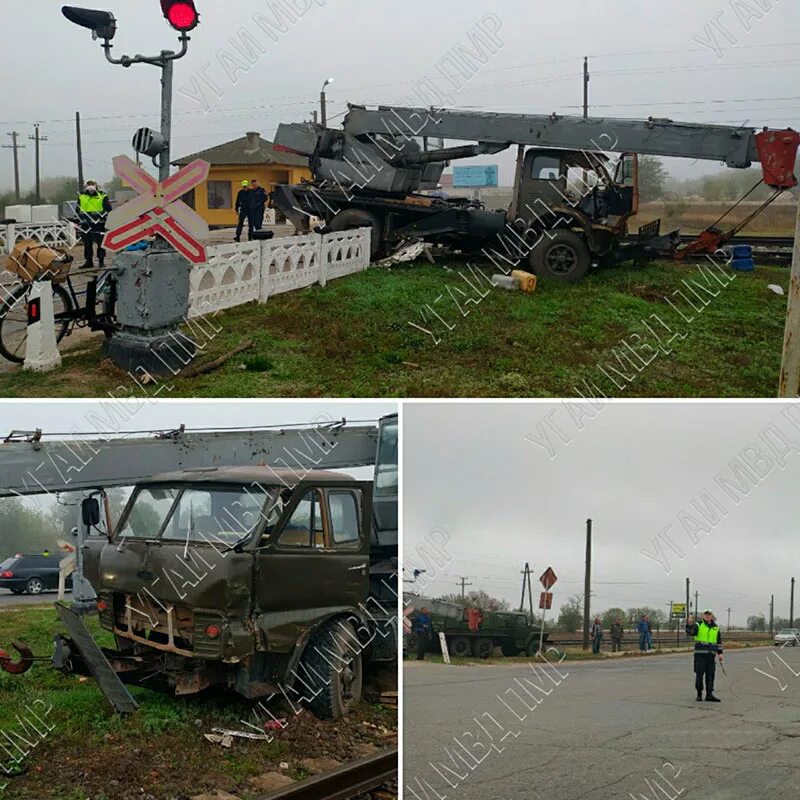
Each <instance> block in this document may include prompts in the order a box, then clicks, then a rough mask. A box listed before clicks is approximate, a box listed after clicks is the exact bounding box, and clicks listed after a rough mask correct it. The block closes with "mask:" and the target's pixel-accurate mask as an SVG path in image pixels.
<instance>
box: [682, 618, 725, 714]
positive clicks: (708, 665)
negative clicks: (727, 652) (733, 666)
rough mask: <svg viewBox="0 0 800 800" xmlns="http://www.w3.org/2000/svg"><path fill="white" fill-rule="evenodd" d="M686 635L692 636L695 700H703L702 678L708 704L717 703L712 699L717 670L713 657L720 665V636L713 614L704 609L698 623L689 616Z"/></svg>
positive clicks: (714, 698)
mask: <svg viewBox="0 0 800 800" xmlns="http://www.w3.org/2000/svg"><path fill="white" fill-rule="evenodd" d="M686 633H687V635H689V636H694V674H695V682H694V686H695V689H697V700H702V699H703V677H705V683H706V700H707V701H709V702H710V703H719V702H720V700H719V698H718V697H714V674H715V673H716V670H717V666H716V664H715V662H714V656H718V657H719V662H720V664H721V663H722V636H721V634H720V631H719V626H718V625H717V621H716V620H715V619H714V614H713V612H711V611H709V610H708V609H706V610H705V611H704V612H703V619H701V620H700V622H699V623H698V622H695V621H694V617H692V616H690V617H689V619H688V620H687V621H686Z"/></svg>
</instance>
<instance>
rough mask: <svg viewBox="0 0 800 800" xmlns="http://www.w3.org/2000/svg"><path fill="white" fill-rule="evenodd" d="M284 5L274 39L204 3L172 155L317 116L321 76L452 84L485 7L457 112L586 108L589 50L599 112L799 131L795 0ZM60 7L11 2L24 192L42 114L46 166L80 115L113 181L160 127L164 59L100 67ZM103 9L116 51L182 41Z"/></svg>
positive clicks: (120, 7) (0, 129)
mask: <svg viewBox="0 0 800 800" xmlns="http://www.w3.org/2000/svg"><path fill="white" fill-rule="evenodd" d="M270 2H273V3H274V0H270ZM282 2H284V3H287V2H292V3H293V4H294V6H295V7H296V8H300V9H303V8H304V7H306V6H310V9H309V10H308V11H307V12H306V13H305V14H303V15H302V16H300V17H299V18H296V19H295V20H294V21H291V20H289V21H288V22H286V23H285V26H284V27H285V28H286V32H285V34H278V35H275V37H274V38H275V39H276V41H274V40H273V38H272V37H270V36H269V35H268V34H267V33H265V32H264V31H263V30H261V29H260V28H259V27H258V25H257V24H255V23H254V22H253V17H254V15H256V14H258V13H262V14H264V15H265V16H267V17H270V16H273V14H272V12H270V10H269V2H268V0H239V2H236V3H231V2H229V0H197V4H198V7H199V9H200V11H201V12H202V13H203V19H202V23H201V25H200V27H199V28H197V30H196V31H195V32H194V35H193V41H192V44H191V48H190V51H189V55H188V56H187V57H186V58H184V59H183V60H182V61H179V62H177V64H176V78H175V85H176V97H175V132H174V148H173V156H174V157H178V156H182V155H186V154H188V153H192V152H195V151H197V150H200V149H202V148H205V147H209V146H213V145H216V144H220V143H221V142H224V141H228V140H230V139H234V138H237V137H238V136H241V135H243V134H244V133H245V132H246V131H248V130H256V131H259V132H260V133H262V134H263V135H264V136H265V137H268V138H269V137H272V135H273V134H274V131H275V128H276V126H277V124H278V123H279V122H291V121H299V120H303V119H306V118H308V117H309V116H310V113H311V111H312V110H313V109H314V108H316V107H317V99H318V97H319V90H320V86H321V84H322V82H323V80H324V79H325V78H327V77H333V78H335V83H334V84H333V86H332V87H330V92H329V98H330V101H331V104H332V107H331V110H330V114H331V116H335V115H337V114H338V113H339V112H341V111H343V110H344V107H345V106H344V104H345V103H346V102H347V101H352V102H361V103H377V102H395V103H397V102H405V101H408V99H409V97H410V95H411V90H412V86H413V85H414V84H415V83H416V82H418V81H420V80H423V79H426V78H427V79H429V80H431V81H433V82H434V84H435V85H437V86H439V87H440V88H442V89H444V88H446V87H447V86H448V84H447V83H446V81H445V79H444V77H443V76H442V74H441V73H440V72H439V70H438V69H437V64H438V63H439V62H440V61H441V59H443V58H445V57H446V56H447V55H448V53H449V51H451V49H452V48H453V47H455V46H457V45H459V44H462V45H465V46H466V45H468V43H469V34H470V31H471V30H474V27H475V25H476V24H478V22H479V21H480V20H481V19H483V18H485V17H486V15H487V14H491V15H495V19H496V20H497V21H499V25H500V27H499V30H498V31H497V34H496V36H497V39H498V42H499V46H498V47H497V48H496V52H495V54H494V55H492V56H490V57H488V60H487V63H486V64H484V65H483V66H482V67H481V69H480V72H479V73H478V74H476V75H475V76H474V77H472V78H471V80H469V81H468V82H465V83H464V84H463V85H462V86H461V87H460V88H459V90H458V91H457V92H456V93H455V96H454V104H455V105H458V106H461V107H477V108H485V109H492V110H498V111H513V112H534V113H549V112H552V111H559V112H561V113H574V112H579V106H580V104H581V102H582V88H581V87H582V79H581V70H582V57H583V56H584V55H590V56H591V57H592V60H591V72H592V82H591V103H592V105H593V108H594V112H593V113H595V114H605V115H616V116H634V117H640V116H641V117H646V116H649V115H654V116H670V117H672V118H674V119H688V120H693V121H705V120H709V121H715V122H730V123H734V124H739V123H748V124H751V125H753V126H762V125H773V126H777V127H785V126H787V125H793V126H794V127H800V97H798V94H800V92H798V89H797V85H798V77H799V76H800V41H797V40H800V36H797V35H796V34H797V31H798V26H800V6H798V4H797V3H793V2H789V0H783V2H778V0H774V2H772V4H771V5H772V10H771V11H764V10H763V8H762V6H764V5H769V4H768V3H764V2H763V0H761V2H760V3H758V2H756V0H737V4H738V5H737V8H739V15H740V16H737V14H736V13H735V12H734V10H733V8H732V4H731V0H701V1H700V2H698V0H673V2H670V3H660V2H658V3H657V2H641V0H595V2H593V3H585V4H580V7H579V8H578V7H576V6H575V4H574V3H572V4H571V3H531V2H530V0H494V2H492V3H491V4H487V3H486V2H485V0H459V2H457V3H456V2H453V0H447V1H446V2H445V0H434V1H433V2H431V0H405V2H403V3H374V2H367V0H282ZM61 5H62V3H61V0H3V12H4V14H3V19H4V23H3V25H2V34H0V36H2V40H1V41H0V74H2V75H3V77H4V87H3V106H2V111H0V118H2V119H0V137H1V138H2V139H3V144H10V141H11V140H10V139H9V138H8V137H7V136H6V135H5V133H6V132H8V131H12V130H18V131H19V132H20V133H21V134H22V135H23V143H24V144H25V145H26V146H27V149H26V150H23V151H22V152H21V165H22V178H23V183H24V185H25V186H31V185H32V182H33V164H34V149H33V147H32V142H30V141H28V140H27V137H28V135H30V134H32V133H33V123H34V122H35V121H40V122H41V123H42V134H43V135H45V136H47V137H48V138H49V141H48V142H46V143H45V144H44V145H43V151H42V171H43V174H44V175H54V174H75V170H76V167H75V160H76V159H75V144H74V126H73V122H72V121H73V119H74V114H75V111H78V110H79V111H80V112H81V113H82V115H83V118H84V141H85V148H84V153H85V162H86V173H87V177H89V176H95V177H97V178H98V179H100V180H107V179H108V178H110V177H111V165H110V162H111V158H112V157H113V156H114V155H116V154H118V153H128V152H130V141H131V137H132V133H133V131H134V130H135V128H137V127H139V126H140V125H150V126H153V127H158V117H157V116H156V115H157V113H158V109H159V99H158V73H157V71H156V69H155V68H153V67H150V66H146V65H139V66H134V67H132V68H131V69H128V70H125V69H123V68H122V67H114V66H111V65H110V64H108V63H107V62H106V61H105V59H104V57H103V53H102V50H101V49H100V47H99V43H93V42H92V40H91V36H90V33H89V32H88V31H86V30H83V29H80V28H78V27H75V26H73V25H71V24H70V23H68V22H67V21H66V20H65V19H64V18H63V17H62V16H61V13H60V7H61ZM90 5H92V4H91V3H90ZM97 5H99V6H100V7H105V8H107V9H108V10H110V11H113V12H114V13H115V15H116V16H117V19H118V24H119V33H118V34H117V37H116V39H115V42H114V51H113V52H114V54H115V55H116V56H120V55H122V54H129V55H133V54H136V53H145V54H149V55H152V54H155V53H157V52H159V51H160V50H161V49H162V48H169V47H172V46H173V45H175V44H176V35H175V34H174V32H173V31H172V30H171V29H170V28H169V27H168V26H167V24H166V22H165V21H164V20H163V18H162V16H161V13H160V8H159V3H158V0H137V2H135V3H132V2H130V0H126V2H123V1H122V0H98V2H97ZM747 8H750V9H751V12H750V13H749V14H747V12H746V9H747ZM715 21H716V24H717V25H718V26H719V27H718V28H717V29H716V30H715V29H714V28H713V26H712V25H711V23H714V22H715ZM490 24H491V25H496V24H498V23H497V22H493V23H490ZM242 29H245V30H246V31H248V32H249V34H250V36H251V41H252V40H253V39H254V40H256V41H257V42H258V44H257V45H253V48H254V49H253V52H254V54H255V56H254V59H253V60H254V61H255V63H251V64H249V65H248V66H247V68H246V69H240V70H238V71H236V74H235V76H234V78H235V82H234V81H233V80H231V78H230V77H229V75H228V74H226V69H225V67H224V65H223V63H221V61H220V54H221V53H223V52H224V53H227V54H228V55H227V57H226V55H224V54H223V55H222V56H221V58H222V62H225V64H227V65H228V70H229V71H234V70H235V65H234V64H233V62H232V61H231V60H230V55H231V54H236V50H235V49H234V48H233V47H232V45H231V43H230V42H231V39H232V38H233V39H236V37H237V36H238V34H239V32H240V31H241V30H242ZM695 37H697V38H695ZM702 42H705V43H706V44H705V45H704V44H702ZM239 58H240V59H241V56H239ZM204 69H205V72H203V70H204ZM200 74H204V75H205V76H206V78H207V79H208V83H207V84H206V89H205V101H204V103H201V102H199V101H198V100H196V99H192V95H194V96H195V97H198V96H199V93H200V87H202V85H203V84H202V83H201V82H199V81H196V76H198V75H200ZM209 86H210V87H213V88H208V87H209ZM450 88H452V87H450ZM776 98H778V99H776ZM709 101H714V102H713V103H711V102H709ZM717 101H724V102H717ZM206 108H208V110H206ZM510 158H511V156H510V155H508V154H506V155H505V156H504V157H501V158H498V157H496V156H495V157H492V158H491V159H489V160H492V161H501V163H502V167H503V168H502V171H501V180H502V182H506V183H507V182H509V181H510V180H511V178H512V171H511V162H510ZM484 160H486V159H484ZM670 167H671V168H672V169H676V170H677V171H678V172H680V173H681V174H684V175H688V174H693V173H694V174H697V172H698V171H700V172H708V171H714V170H715V169H716V166H715V165H713V164H710V163H708V162H705V163H702V164H700V165H697V166H696V167H693V166H691V165H690V164H688V163H686V162H684V163H682V164H681V165H674V164H671V165H670ZM12 177H13V172H12V158H11V151H10V150H3V151H2V152H1V153H0V188H10V187H11V186H12Z"/></svg>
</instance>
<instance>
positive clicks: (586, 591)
mask: <svg viewBox="0 0 800 800" xmlns="http://www.w3.org/2000/svg"><path fill="white" fill-rule="evenodd" d="M591 593H592V521H591V520H590V519H587V520H586V577H585V579H584V582H583V649H584V650H588V649H589V614H590V603H591Z"/></svg>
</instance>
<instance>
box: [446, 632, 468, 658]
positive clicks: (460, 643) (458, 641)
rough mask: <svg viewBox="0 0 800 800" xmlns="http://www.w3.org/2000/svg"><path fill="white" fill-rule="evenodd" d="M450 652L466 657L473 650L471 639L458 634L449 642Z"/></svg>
mask: <svg viewBox="0 0 800 800" xmlns="http://www.w3.org/2000/svg"><path fill="white" fill-rule="evenodd" d="M447 645H448V647H449V649H450V654H451V655H454V656H458V657H459V658H466V657H467V656H469V655H470V654H471V652H472V648H471V647H470V646H469V639H467V638H466V637H464V636H456V638H455V639H453V640H452V641H451V642H448V643H447Z"/></svg>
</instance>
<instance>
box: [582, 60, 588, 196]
mask: <svg viewBox="0 0 800 800" xmlns="http://www.w3.org/2000/svg"><path fill="white" fill-rule="evenodd" d="M583 118H584V119H589V56H584V59H583ZM587 178H588V173H587V172H586V170H584V171H583V185H584V187H586V180H587ZM584 191H585V188H584Z"/></svg>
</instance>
